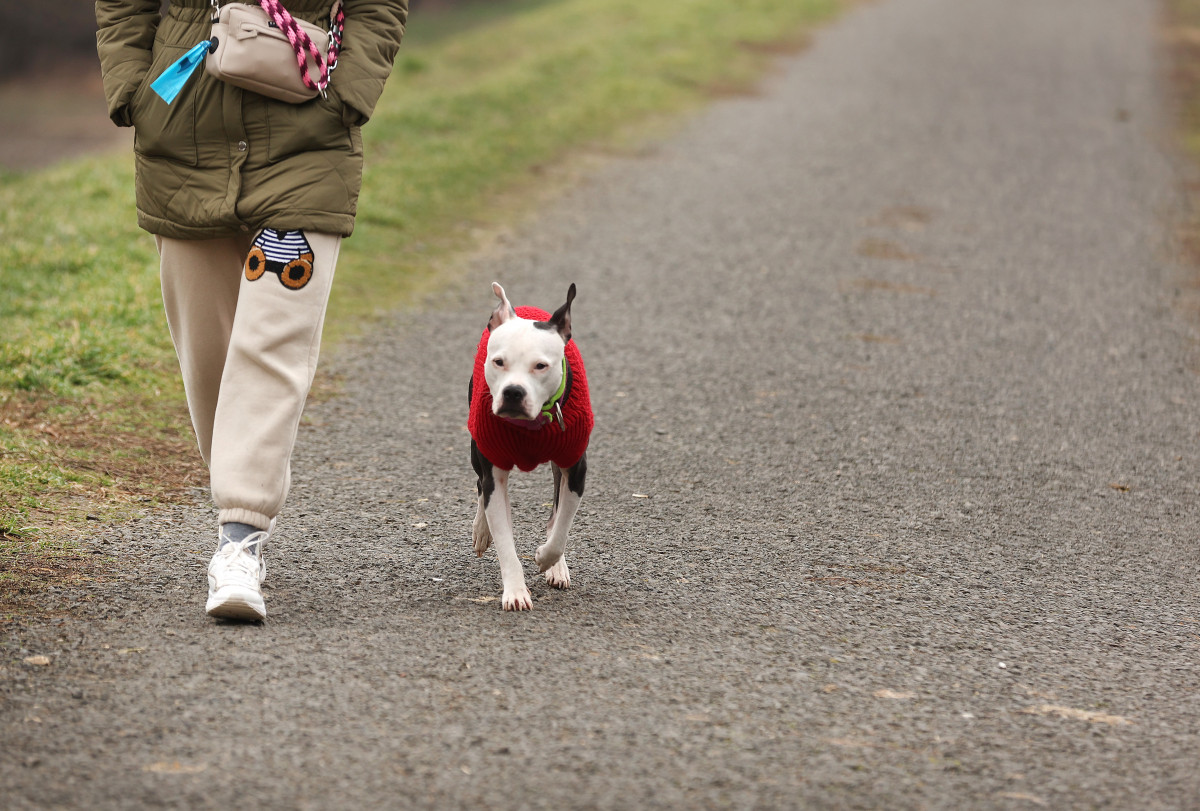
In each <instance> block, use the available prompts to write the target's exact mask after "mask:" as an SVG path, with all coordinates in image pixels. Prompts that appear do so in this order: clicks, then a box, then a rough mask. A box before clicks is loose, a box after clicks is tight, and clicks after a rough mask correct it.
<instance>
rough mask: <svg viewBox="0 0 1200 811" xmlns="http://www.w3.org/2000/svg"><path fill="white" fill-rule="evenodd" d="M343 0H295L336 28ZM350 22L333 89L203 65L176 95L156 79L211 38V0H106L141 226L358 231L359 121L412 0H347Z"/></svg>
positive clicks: (100, 46)
mask: <svg viewBox="0 0 1200 811" xmlns="http://www.w3.org/2000/svg"><path fill="white" fill-rule="evenodd" d="M331 3H332V0H284V5H285V7H286V8H287V9H288V11H289V12H291V13H292V15H293V16H294V17H296V18H297V19H304V20H309V21H311V22H315V23H317V24H319V25H322V26H324V25H327V24H328V19H329V9H330V5H331ZM343 7H344V9H345V13H346V27H345V33H344V35H343V40H342V51H341V54H340V56H339V58H338V65H337V69H336V70H334V72H333V74H332V79H331V82H330V85H329V90H328V98H322V97H320V96H318V97H317V98H315V99H313V100H311V101H307V102H305V103H303V104H288V103H286V102H282V101H275V100H274V99H269V98H266V97H264V96H260V95H258V94H257V93H252V92H249V91H243V90H240V89H238V88H236V87H233V86H231V85H227V84H225V83H224V82H221V81H219V80H217V79H215V78H213V77H212V76H209V75H208V73H207V72H205V70H204V67H203V65H202V66H201V67H200V68H198V69H197V70H196V72H195V74H193V75H192V77H191V78H190V79H189V80H188V81H187V84H186V85H184V88H183V91H182V92H181V93H180V94H179V96H178V97H177V98H176V99H175V101H174V102H172V103H171V104H167V103H166V102H164V101H163V100H162V99H161V98H159V97H158V95H157V94H156V93H154V91H153V90H151V89H150V83H151V82H152V81H154V79H156V78H157V77H158V76H159V74H161V73H162V72H163V70H164V69H165V68H166V67H167V66H168V65H170V64H171V63H172V62H174V61H175V60H176V59H178V58H179V57H180V56H181V55H182V54H183V53H184V52H185V51H187V50H188V49H189V48H191V47H192V46H194V45H196V44H197V43H199V42H201V41H202V40H205V39H208V37H209V30H210V28H211V23H210V18H211V16H212V15H211V8H210V4H209V2H208V0H171V3H170V7H169V10H168V12H167V13H166V14H165V15H161V16H160V14H159V9H160V8H161V2H160V0H97V2H96V21H97V23H98V25H99V31H98V33H97V34H96V43H97V50H98V51H99V54H100V64H101V67H102V69H103V74H104V93H105V96H106V97H107V99H108V111H109V115H110V116H111V117H112V120H113V121H114V122H115V123H116V124H117V125H119V126H125V127H128V126H133V127H134V131H135V137H134V155H135V162H136V163H135V165H136V171H137V182H136V188H137V209H138V225H140V226H141V227H142V228H144V229H146V230H147V231H150V232H151V233H154V234H159V235H161V236H165V237H173V238H176V239H208V238H214V237H223V236H229V235H231V234H236V233H245V232H252V231H257V230H258V229H260V228H265V227H271V228H280V229H289V230H291V229H307V230H312V231H318V232H322V233H328V234H340V235H342V236H349V234H350V232H351V231H353V230H354V214H355V209H356V206H357V202H358V192H359V188H360V187H361V181H362V159H363V155H362V138H361V136H360V134H359V127H360V126H361V125H362V124H363V123H364V122H365V121H366V120H367V118H368V117H369V116H370V115H371V113H372V112H373V111H374V109H375V103H376V102H377V101H378V99H379V95H380V94H381V93H382V92H383V85H384V82H385V81H386V80H387V77H388V74H389V73H390V72H391V69H392V62H393V60H394V59H395V57H396V51H397V49H398V48H399V47H400V38H401V37H402V36H403V34H404V25H405V22H406V21H407V19H408V0H344V6H343Z"/></svg>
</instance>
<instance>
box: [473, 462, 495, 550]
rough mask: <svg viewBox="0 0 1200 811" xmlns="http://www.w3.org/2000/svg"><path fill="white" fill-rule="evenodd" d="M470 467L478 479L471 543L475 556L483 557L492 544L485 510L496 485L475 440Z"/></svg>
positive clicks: (488, 465)
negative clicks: (476, 503) (477, 497)
mask: <svg viewBox="0 0 1200 811" xmlns="http://www.w3.org/2000/svg"><path fill="white" fill-rule="evenodd" d="M471 467H473V468H475V473H476V475H477V476H478V477H479V480H478V481H477V482H476V484H475V489H476V491H477V492H478V493H479V506H478V507H477V508H476V510H475V523H474V524H473V525H472V526H471V542H472V545H473V547H474V549H475V556H476V557H483V553H484V552H486V551H487V548H488V547H489V546H491V544H492V533H491V531H490V530H489V529H488V522H487V515H486V514H485V510H486V509H487V505H488V500H489V499H490V498H491V497H492V491H494V490H495V489H496V483H495V481H494V480H493V479H492V463H491V462H489V461H488V460H487V459H485V458H484V457H483V454H482V453H480V452H479V446H478V445H476V444H475V440H471Z"/></svg>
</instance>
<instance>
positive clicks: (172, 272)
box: [154, 236, 250, 464]
mask: <svg viewBox="0 0 1200 811" xmlns="http://www.w3.org/2000/svg"><path fill="white" fill-rule="evenodd" d="M154 239H155V242H156V243H157V244H158V253H159V258H160V266H159V272H160V277H161V279H162V295H163V305H164V307H165V309H166V314H167V327H168V328H169V329H170V331H171V340H172V341H173V342H174V344H175V353H176V355H178V357H179V369H180V372H181V373H182V376H183V388H184V391H185V392H186V394H187V401H188V411H189V412H190V414H191V417H192V427H193V429H195V431H196V442H197V444H198V445H199V446H200V455H201V456H202V457H203V458H204V461H205V463H206V464H207V463H208V461H209V459H210V458H211V450H212V432H213V417H214V415H215V414H216V410H217V396H218V393H219V392H220V388H221V376H222V375H223V374H224V371H225V357H226V355H227V354H228V349H229V335H230V333H231V332H232V331H233V316H234V311H235V310H236V308H237V301H238V289H239V286H240V284H241V278H242V263H243V262H244V261H245V259H246V251H247V250H249V247H250V238H249V237H248V236H247V237H232V238H227V239H202V240H192V239H167V238H165V237H155V238H154Z"/></svg>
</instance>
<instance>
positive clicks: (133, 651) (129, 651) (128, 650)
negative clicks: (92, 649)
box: [117, 648, 146, 656]
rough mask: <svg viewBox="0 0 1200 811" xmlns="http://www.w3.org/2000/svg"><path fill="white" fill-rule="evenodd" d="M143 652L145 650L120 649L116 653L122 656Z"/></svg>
mask: <svg viewBox="0 0 1200 811" xmlns="http://www.w3.org/2000/svg"><path fill="white" fill-rule="evenodd" d="M144 650H146V649H145V648H121V649H120V650H119V651H117V653H119V654H121V655H122V656H124V655H125V654H127V653H141V652H142V651H144Z"/></svg>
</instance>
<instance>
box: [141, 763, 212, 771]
mask: <svg viewBox="0 0 1200 811" xmlns="http://www.w3.org/2000/svg"><path fill="white" fill-rule="evenodd" d="M207 768H208V764H206V763H180V762H179V761H178V760H160V761H159V762H157V763H151V764H149V765H146V766H143V767H142V771H144V772H155V773H157V774H199V773H200V772H202V771H204V770H206V769H207Z"/></svg>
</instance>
